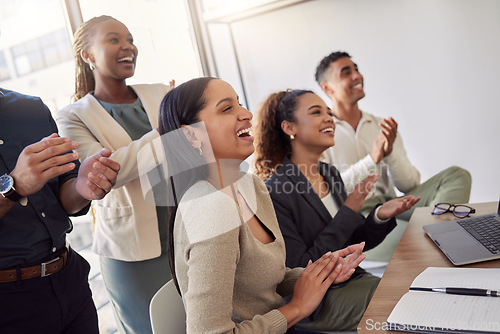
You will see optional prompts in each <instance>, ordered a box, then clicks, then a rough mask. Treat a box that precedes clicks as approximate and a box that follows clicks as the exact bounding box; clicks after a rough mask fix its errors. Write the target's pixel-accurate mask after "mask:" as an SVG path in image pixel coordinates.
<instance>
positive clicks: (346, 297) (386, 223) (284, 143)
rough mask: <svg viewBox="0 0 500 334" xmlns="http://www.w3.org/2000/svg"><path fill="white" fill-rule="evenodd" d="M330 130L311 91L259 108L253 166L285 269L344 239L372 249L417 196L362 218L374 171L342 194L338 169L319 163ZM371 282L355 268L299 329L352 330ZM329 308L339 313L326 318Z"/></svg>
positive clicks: (275, 97)
mask: <svg viewBox="0 0 500 334" xmlns="http://www.w3.org/2000/svg"><path fill="white" fill-rule="evenodd" d="M334 131H335V123H334V122H333V118H332V112H331V110H330V108H328V107H327V106H326V104H325V102H324V101H323V100H322V99H321V98H320V97H318V96H317V95H316V94H314V93H313V92H311V91H305V90H290V91H283V92H279V93H275V94H271V95H270V96H269V97H268V98H267V99H266V101H265V102H264V103H263V104H262V106H261V108H260V110H259V112H258V123H257V126H256V153H255V165H256V171H257V174H258V175H259V176H260V177H261V178H263V179H264V180H266V179H267V181H266V185H267V187H268V189H269V192H270V195H271V198H272V201H273V204H274V208H275V210H276V216H277V218H278V222H279V225H280V229H281V232H282V233H283V237H284V239H285V244H286V264H287V266H289V267H295V266H304V265H306V264H307V263H308V262H309V261H311V260H312V261H315V260H317V259H318V258H320V257H321V255H322V254H324V253H325V252H328V251H335V250H337V249H341V248H344V247H346V245H349V244H351V243H358V242H362V241H365V242H366V246H365V249H367V250H368V249H370V248H373V247H375V246H376V245H378V244H379V243H380V242H381V241H382V240H383V239H384V238H385V236H386V235H387V234H388V233H389V232H390V231H391V230H392V229H393V228H394V227H395V226H396V220H395V219H394V217H395V216H396V215H397V214H399V213H401V212H404V211H406V210H408V209H409V208H411V207H412V206H413V205H414V204H415V203H416V202H417V201H418V200H419V199H416V198H414V197H413V196H407V197H405V198H399V199H395V200H392V201H389V202H387V203H385V204H383V205H378V206H376V207H375V208H374V209H373V211H372V212H371V213H370V215H369V216H368V217H367V218H365V217H363V216H362V215H360V214H359V211H360V210H361V206H362V205H363V203H364V200H365V198H366V196H367V195H368V193H369V192H370V190H371V189H372V187H373V184H374V183H375V182H376V180H377V175H371V176H369V177H367V178H366V179H365V180H363V181H361V182H360V183H359V184H358V185H357V187H355V189H354V191H353V192H352V193H351V194H349V196H346V192H345V189H344V183H343V182H342V179H341V177H340V174H339V172H338V171H337V170H336V169H335V167H333V166H331V165H327V164H324V163H322V162H319V158H320V156H321V154H322V152H323V151H324V150H326V149H327V148H329V147H330V146H333V145H334V139H333V135H334ZM271 175H272V176H271ZM270 176H271V177H270ZM269 177H270V178H269ZM268 178H269V179H268ZM378 282H379V278H378V277H375V276H373V275H370V274H368V273H366V272H365V271H364V270H363V269H361V268H358V269H357V270H356V272H355V273H354V275H353V277H352V279H351V280H350V281H349V282H348V283H347V284H346V285H345V286H344V287H343V288H341V289H330V290H329V291H328V293H327V298H326V299H325V302H324V303H323V304H322V309H321V311H320V312H319V314H318V315H317V318H316V319H315V320H314V321H313V322H310V323H301V324H300V326H302V327H305V328H309V329H322V330H355V329H356V327H357V325H358V322H359V321H360V320H361V317H362V315H363V313H364V311H365V309H366V307H367V306H368V302H369V301H370V299H371V296H372V294H373V292H374V291H375V289H376V287H377V285H378ZM332 313H333V314H340V316H338V317H335V318H333V317H330V316H329V315H330V314H332Z"/></svg>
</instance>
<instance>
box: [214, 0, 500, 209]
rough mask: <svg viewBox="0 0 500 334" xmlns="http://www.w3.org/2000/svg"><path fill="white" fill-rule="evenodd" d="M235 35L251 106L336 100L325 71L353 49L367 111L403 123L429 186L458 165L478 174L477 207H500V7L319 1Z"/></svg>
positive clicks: (455, 1) (257, 20)
mask: <svg viewBox="0 0 500 334" xmlns="http://www.w3.org/2000/svg"><path fill="white" fill-rule="evenodd" d="M232 29H233V34H234V39H235V44H236V49H237V54H238V57H239V61H240V64H241V70H242V74H243V81H244V84H245V86H246V88H247V94H248V102H249V106H250V108H251V109H255V108H256V107H257V106H258V104H259V103H260V102H261V101H262V100H263V99H265V98H266V96H267V95H268V94H269V93H271V92H273V91H276V90H280V89H286V88H306V89H312V90H314V91H316V92H318V94H319V95H320V96H321V97H323V98H324V99H325V101H327V103H329V101H328V98H327V97H326V95H325V94H324V93H323V92H321V91H320V89H319V87H318V85H317V84H316V82H315V81H314V72H315V69H316V65H317V64H318V62H319V61H320V60H321V58H322V57H323V56H326V55H327V54H329V53H330V52H332V51H335V50H344V51H347V52H349V53H350V54H351V55H352V56H353V60H354V61H355V62H356V63H358V65H359V68H360V71H361V73H362V74H363V75H364V77H365V92H366V97H365V98H364V99H363V100H362V101H360V106H361V108H362V110H365V111H368V112H370V113H374V114H376V115H379V116H383V117H386V116H393V117H394V118H395V119H396V120H397V121H398V122H399V130H400V133H401V134H402V137H403V140H404V143H405V147H406V149H407V151H408V154H409V157H410V160H411V161H412V162H413V164H414V165H415V166H416V167H417V168H418V169H419V170H420V171H421V173H422V180H426V179H427V178H429V177H430V176H432V175H433V174H435V173H437V172H439V171H440V170H442V169H444V168H446V167H448V166H450V165H459V166H461V167H463V168H466V169H467V170H469V171H470V172H471V174H472V178H473V185H472V194H471V202H483V201H496V200H498V197H499V195H500V172H499V169H500V168H499V167H500V150H499V148H498V146H499V144H500V106H499V101H498V99H497V96H498V95H497V94H498V90H499V89H500V85H499V84H498V80H499V78H500V61H499V60H500V38H499V36H500V1H498V0H481V1H477V0H419V1H415V0H376V1H374V0H316V1H309V2H305V3H302V4H298V5H294V6H291V7H286V8H283V9H280V10H278V11H275V12H271V13H266V14H262V15H259V16H255V17H251V18H247V19H244V20H242V21H238V22H235V23H233V24H232ZM213 38H216V36H215V37H214V36H213ZM217 63H218V64H217V65H218V67H219V70H220V71H221V72H223V70H224V68H223V66H224V62H223V61H221V60H220V59H219V60H217Z"/></svg>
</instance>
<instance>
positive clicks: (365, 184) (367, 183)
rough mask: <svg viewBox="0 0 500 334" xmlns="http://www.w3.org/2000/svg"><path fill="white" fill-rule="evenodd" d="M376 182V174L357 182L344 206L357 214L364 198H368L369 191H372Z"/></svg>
mask: <svg viewBox="0 0 500 334" xmlns="http://www.w3.org/2000/svg"><path fill="white" fill-rule="evenodd" d="M377 180H378V174H372V175H368V176H367V177H366V178H364V179H363V180H361V181H359V182H358V183H357V184H356V185H355V186H354V189H353V190H352V191H351V192H350V193H349V195H348V196H347V198H346V200H345V202H344V205H345V206H347V207H348V208H349V209H351V210H352V211H354V212H358V213H359V211H360V210H361V208H362V207H363V204H364V203H365V200H366V196H368V194H369V193H370V191H371V190H372V189H373V186H374V185H375V183H376V182H377Z"/></svg>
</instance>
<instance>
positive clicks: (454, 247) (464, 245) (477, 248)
mask: <svg viewBox="0 0 500 334" xmlns="http://www.w3.org/2000/svg"><path fill="white" fill-rule="evenodd" d="M478 225H482V227H478ZM424 230H425V232H426V233H427V235H428V236H429V237H430V238H431V239H432V240H433V241H434V243H435V244H436V245H437V246H438V247H439V248H440V249H441V251H442V252H443V253H444V254H445V255H446V256H447V257H448V259H450V261H451V262H452V263H453V264H454V265H456V266H460V265H464V264H468V263H475V262H481V261H488V260H495V259H500V200H499V201H498V212H497V213H492V214H488V215H481V216H476V217H468V218H463V219H459V220H451V221H446V222H441V223H436V224H431V225H426V226H424Z"/></svg>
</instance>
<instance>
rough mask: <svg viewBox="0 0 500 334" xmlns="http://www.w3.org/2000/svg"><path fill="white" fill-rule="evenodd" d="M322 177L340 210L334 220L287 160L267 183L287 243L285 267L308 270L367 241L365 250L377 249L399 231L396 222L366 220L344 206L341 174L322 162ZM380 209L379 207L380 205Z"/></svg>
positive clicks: (307, 183)
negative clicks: (328, 254)
mask: <svg viewBox="0 0 500 334" xmlns="http://www.w3.org/2000/svg"><path fill="white" fill-rule="evenodd" d="M318 169H319V173H320V174H321V175H322V176H323V178H324V180H325V182H326V183H327V185H328V186H329V189H330V191H331V194H332V196H333V198H334V200H335V202H336V204H337V206H338V207H339V211H338V212H337V214H336V215H335V217H333V218H332V216H331V215H330V213H329V212H328V210H327V209H326V207H325V206H324V204H323V202H322V201H321V199H320V197H319V196H318V194H317V193H316V192H315V191H314V189H313V188H312V185H311V184H310V183H309V181H308V180H307V178H306V177H305V176H304V175H303V174H302V173H301V172H300V170H299V169H298V168H297V166H295V165H294V164H293V163H292V162H291V161H290V159H289V158H288V157H285V159H284V160H283V166H282V167H281V168H280V169H279V170H278V171H277V172H276V173H275V174H274V175H273V176H272V177H270V178H269V179H268V180H267V181H266V186H267V188H268V190H269V193H270V195H271V199H272V201H273V204H274V209H275V211H276V216H277V218H278V223H279V225H280V229H281V233H282V234H283V237H284V239H285V246H286V265H287V266H288V267H290V268H294V267H305V266H307V262H308V261H309V260H312V261H315V260H317V259H319V258H320V257H321V256H322V255H323V254H325V253H326V252H328V251H335V250H338V249H342V248H345V247H346V246H348V245H351V244H354V243H358V242H361V241H365V242H366V245H365V250H368V249H371V248H373V247H375V246H377V245H378V244H379V243H380V242H382V240H384V238H385V236H386V235H387V234H388V233H389V232H390V231H392V230H393V229H394V227H396V219H394V218H392V219H390V220H389V221H387V222H385V223H376V222H375V221H374V217H373V215H374V212H375V209H376V208H377V207H378V205H377V206H376V207H375V208H374V209H373V210H372V211H371V213H370V214H369V215H368V217H367V218H365V217H364V216H363V215H361V214H358V213H356V212H354V211H352V210H351V209H350V208H348V207H347V206H345V205H343V203H344V201H345V199H346V197H347V195H346V191H345V187H344V182H343V181H342V178H341V177H340V173H339V172H338V170H337V169H336V168H335V167H333V166H332V165H328V164H325V163H322V162H320V164H319V166H318ZM379 205H380V204H379Z"/></svg>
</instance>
